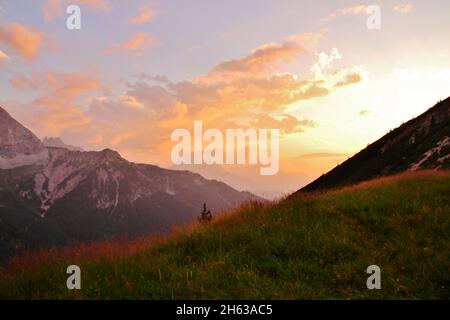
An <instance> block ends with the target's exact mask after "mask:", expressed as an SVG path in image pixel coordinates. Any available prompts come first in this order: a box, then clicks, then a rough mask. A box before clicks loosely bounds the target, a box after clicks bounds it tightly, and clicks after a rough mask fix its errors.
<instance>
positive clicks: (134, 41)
mask: <svg viewBox="0 0 450 320" xmlns="http://www.w3.org/2000/svg"><path fill="white" fill-rule="evenodd" d="M157 44H158V41H157V40H156V39H155V38H154V37H153V35H151V34H150V33H147V32H137V33H135V34H134V35H132V36H131V37H130V38H129V39H128V40H127V41H125V42H124V43H121V44H115V45H113V46H112V47H111V48H109V49H107V50H104V51H102V52H101V54H113V53H116V52H133V53H136V54H142V51H143V50H145V49H147V48H150V47H154V46H156V45H157Z"/></svg>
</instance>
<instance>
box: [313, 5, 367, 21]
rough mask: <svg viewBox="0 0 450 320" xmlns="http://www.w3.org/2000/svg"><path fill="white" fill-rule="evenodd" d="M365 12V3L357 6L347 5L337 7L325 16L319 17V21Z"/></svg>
mask: <svg viewBox="0 0 450 320" xmlns="http://www.w3.org/2000/svg"><path fill="white" fill-rule="evenodd" d="M366 13H367V6H366V5H357V6H352V7H347V8H341V9H338V10H336V11H334V12H332V13H331V14H329V15H328V16H327V17H325V18H323V19H321V20H320V22H329V21H332V20H334V19H336V18H337V17H340V16H346V15H358V14H366Z"/></svg>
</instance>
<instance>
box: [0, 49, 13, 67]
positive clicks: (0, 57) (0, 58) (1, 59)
mask: <svg viewBox="0 0 450 320" xmlns="http://www.w3.org/2000/svg"><path fill="white" fill-rule="evenodd" d="M9 60H11V58H10V57H9V56H8V55H7V54H6V53H4V52H3V51H2V50H0V68H1V67H2V66H3V65H4V64H6V63H7V62H8V61H9Z"/></svg>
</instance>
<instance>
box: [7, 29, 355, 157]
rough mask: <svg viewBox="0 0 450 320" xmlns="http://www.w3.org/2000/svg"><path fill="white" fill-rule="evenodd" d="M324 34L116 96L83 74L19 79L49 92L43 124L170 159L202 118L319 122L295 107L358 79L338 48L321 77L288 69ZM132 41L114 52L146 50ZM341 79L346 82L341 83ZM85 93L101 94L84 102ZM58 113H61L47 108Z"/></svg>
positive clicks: (142, 78) (207, 123)
mask: <svg viewBox="0 0 450 320" xmlns="http://www.w3.org/2000/svg"><path fill="white" fill-rule="evenodd" d="M319 38H320V34H300V35H295V36H291V37H288V38H286V39H284V41H282V42H280V43H269V44H264V45H261V46H259V47H257V48H255V49H254V50H252V51H251V52H250V53H249V54H248V55H246V56H244V57H241V58H237V59H233V60H229V61H225V62H219V63H217V64H216V65H215V66H213V67H212V68H211V70H210V72H207V73H206V74H204V75H199V76H197V77H195V78H193V79H190V80H185V81H179V82H173V81H170V79H167V78H166V77H164V76H154V75H147V74H140V75H139V76H138V78H137V80H134V81H132V82H125V83H124V84H125V86H124V87H122V90H121V91H118V92H115V93H114V94H113V95H105V94H101V93H102V91H104V90H103V86H102V84H101V83H100V82H98V81H96V79H95V78H92V77H86V76H83V75H79V74H67V73H58V72H50V73H46V74H38V75H31V76H25V75H21V74H18V75H16V76H15V77H14V78H13V79H11V84H12V85H13V86H14V87H16V88H20V89H26V90H36V91H38V92H40V93H41V94H40V96H39V97H38V99H35V100H34V101H32V102H31V103H30V106H33V107H35V108H41V109H40V110H46V111H45V112H44V111H42V112H43V114H44V120H43V121H42V122H43V124H41V127H40V132H45V134H46V135H50V134H51V135H57V134H58V132H63V133H70V134H73V135H75V134H76V136H77V137H79V139H80V142H79V144H80V145H83V146H84V147H85V148H86V149H89V148H92V147H101V148H104V147H114V148H116V149H118V150H119V151H120V152H121V153H122V154H123V155H124V156H126V157H129V158H130V159H133V160H135V161H145V162H152V161H153V162H154V161H158V162H161V161H168V160H169V159H168V158H169V156H170V149H171V148H172V147H173V144H172V143H171V141H170V135H171V133H172V131H173V130H174V129H176V128H191V126H192V123H193V121H194V120H202V121H203V123H204V128H217V129H219V130H225V129H227V128H250V127H253V128H274V129H280V132H281V133H282V135H289V134H295V133H300V132H302V131H305V130H308V129H310V128H313V127H314V126H315V125H316V123H315V122H314V120H313V119H305V118H303V117H301V116H298V117H297V116H294V115H292V114H290V113H289V107H290V106H292V105H293V104H295V103H299V102H302V101H305V100H308V99H315V98H319V97H324V96H326V95H328V94H330V93H331V92H333V91H334V90H338V89H339V88H341V87H342V86H343V85H344V83H350V82H356V81H357V80H358V79H356V78H352V76H351V74H352V72H354V71H355V70H354V69H353V68H350V69H344V68H339V69H336V68H334V67H333V65H332V64H333V62H334V61H335V60H336V59H338V57H339V58H340V57H341V55H340V53H339V51H338V50H337V49H332V50H331V51H330V53H329V54H327V55H325V54H322V55H319V56H318V62H317V67H318V68H320V71H321V77H316V74H315V73H314V72H312V73H311V72H307V73H305V74H304V75H301V74H295V73H290V72H282V70H285V69H286V68H287V67H289V64H291V63H296V62H297V61H298V59H301V58H302V57H305V56H306V55H309V56H310V57H311V56H312V53H311V52H313V50H314V48H315V47H316V46H317V43H318V41H319ZM127 43H129V44H130V45H129V46H126V45H124V44H122V45H120V46H116V47H115V48H114V51H119V52H124V51H126V52H129V51H130V50H131V52H134V50H137V51H140V50H139V49H141V48H142V46H141V45H134V44H133V45H131V43H139V41H137V42H134V41H127ZM125 48H127V49H125ZM339 82H342V85H341V84H339V85H338V86H336V84H337V83H339ZM85 94H89V95H90V96H92V95H96V96H95V97H91V98H89V99H84V100H80V99H81V98H82V97H83V96H84V95H85ZM82 105H83V106H84V107H81V106H82ZM81 110H83V112H81ZM50 111H51V112H53V113H52V114H54V116H52V117H50V114H47V113H46V112H50ZM48 131H52V132H48ZM55 132H56V133H55ZM149 150H153V153H150V152H149ZM154 150H157V152H154ZM162 157H166V158H163V159H162Z"/></svg>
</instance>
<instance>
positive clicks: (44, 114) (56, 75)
mask: <svg viewBox="0 0 450 320" xmlns="http://www.w3.org/2000/svg"><path fill="white" fill-rule="evenodd" d="M10 83H11V85H12V86H13V87H15V88H16V89H19V90H36V91H38V92H39V93H40V94H39V96H38V97H37V98H36V99H34V100H33V101H31V102H30V103H28V104H26V105H25V106H23V107H24V108H26V109H27V116H28V117H30V118H31V120H30V121H29V122H32V123H33V127H35V128H38V131H39V132H40V133H42V135H59V133H60V132H61V131H62V130H65V129H68V128H72V127H76V126H82V125H86V124H88V123H89V122H90V121H91V120H90V118H89V116H87V115H85V114H84V112H83V111H82V108H81V107H80V106H79V105H78V104H77V102H76V101H77V99H79V98H81V97H82V96H83V95H84V94H87V93H96V92H102V91H105V90H106V88H105V86H104V85H103V84H102V83H101V82H100V81H99V80H97V79H96V78H93V77H91V76H87V75H82V74H78V73H65V72H46V73H42V74H33V75H31V76H26V75H24V74H17V75H15V76H14V77H13V78H12V79H11V80H10ZM36 115H38V116H36Z"/></svg>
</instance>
